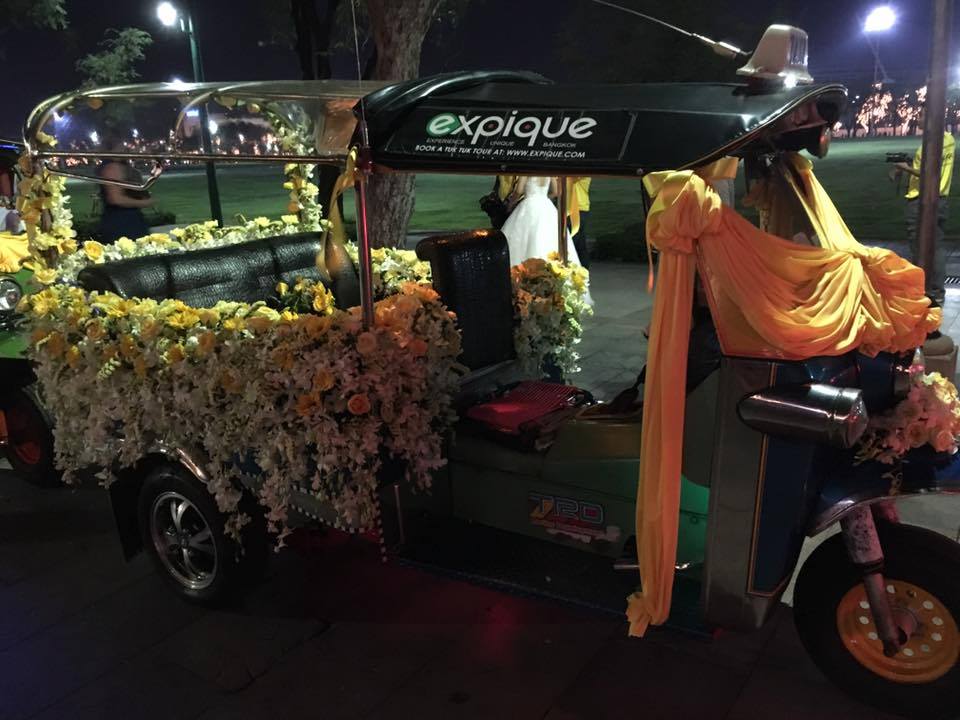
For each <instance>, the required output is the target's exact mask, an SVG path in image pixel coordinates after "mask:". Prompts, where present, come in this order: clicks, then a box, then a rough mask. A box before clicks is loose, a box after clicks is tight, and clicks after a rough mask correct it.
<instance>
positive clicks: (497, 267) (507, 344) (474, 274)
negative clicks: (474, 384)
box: [417, 230, 516, 370]
mask: <svg viewBox="0 0 960 720" xmlns="http://www.w3.org/2000/svg"><path fill="white" fill-rule="evenodd" d="M417 256H418V257H419V258H420V259H421V260H428V261H429V262H430V268H431V271H432V274H433V287H434V289H435V290H436V291H437V292H438V293H439V294H440V298H441V299H442V300H443V302H444V304H445V305H446V306H447V307H448V308H450V310H452V311H453V312H454V313H456V315H457V325H458V326H459V328H460V334H461V336H462V344H463V354H462V355H461V357H460V362H462V363H463V364H464V365H466V366H467V367H468V368H470V369H471V370H478V369H480V368H482V367H487V366H490V365H495V364H497V363H501V362H505V361H507V360H512V359H514V358H515V357H516V350H515V348H514V342H513V290H512V288H511V283H510V253H509V252H508V250H507V239H506V237H505V236H504V234H503V233H502V232H500V231H498V230H474V231H471V232H465V233H458V234H455V235H436V236H434V237H429V238H426V239H424V240H421V241H420V242H419V243H418V244H417Z"/></svg>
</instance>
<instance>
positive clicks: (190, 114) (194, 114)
mask: <svg viewBox="0 0 960 720" xmlns="http://www.w3.org/2000/svg"><path fill="white" fill-rule="evenodd" d="M199 115H200V111H199V110H198V109H197V108H193V109H191V110H187V117H189V118H194V117H199Z"/></svg>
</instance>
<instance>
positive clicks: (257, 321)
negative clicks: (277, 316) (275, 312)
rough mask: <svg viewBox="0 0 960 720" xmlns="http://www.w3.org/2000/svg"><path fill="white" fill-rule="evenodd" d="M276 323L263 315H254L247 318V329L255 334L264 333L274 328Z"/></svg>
mask: <svg viewBox="0 0 960 720" xmlns="http://www.w3.org/2000/svg"><path fill="white" fill-rule="evenodd" d="M274 324H275V323H274V321H273V320H271V319H270V318H267V317H263V316H262V315H254V316H253V317H248V318H247V327H248V328H250V330H252V331H253V332H255V333H257V334H259V333H264V332H266V331H267V330H269V329H270V328H272V327H273V326H274Z"/></svg>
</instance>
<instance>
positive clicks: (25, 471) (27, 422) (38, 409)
mask: <svg viewBox="0 0 960 720" xmlns="http://www.w3.org/2000/svg"><path fill="white" fill-rule="evenodd" d="M0 405H2V407H3V413H4V420H5V423H6V427H7V446H6V452H5V454H6V457H7V460H8V461H9V462H10V465H11V467H13V469H14V471H16V473H17V474H18V475H20V477H22V478H23V479H24V480H26V481H27V482H28V483H30V484H31V485H36V486H38V487H57V486H58V485H60V484H61V475H60V471H59V470H57V467H56V464H55V462H54V460H55V453H54V448H53V421H52V420H51V419H50V416H49V415H48V414H47V412H46V410H44V409H43V403H42V402H41V400H40V395H39V392H38V390H37V386H36V385H35V384H34V385H28V386H27V387H24V388H20V389H17V390H14V391H12V392H11V393H9V394H8V395H7V396H6V397H4V398H3V400H2V401H0Z"/></svg>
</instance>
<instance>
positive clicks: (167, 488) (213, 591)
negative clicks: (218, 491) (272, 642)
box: [137, 463, 268, 607]
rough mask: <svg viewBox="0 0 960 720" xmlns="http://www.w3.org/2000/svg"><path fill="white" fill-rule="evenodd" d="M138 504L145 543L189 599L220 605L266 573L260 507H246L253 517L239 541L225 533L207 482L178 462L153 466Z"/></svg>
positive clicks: (178, 590)
mask: <svg viewBox="0 0 960 720" xmlns="http://www.w3.org/2000/svg"><path fill="white" fill-rule="evenodd" d="M242 504H243V505H247V504H250V503H249V501H245V502H244V503H242ZM137 505H138V507H137V516H138V521H139V525H140V533H141V537H142V539H143V547H144V548H145V549H146V551H147V554H148V555H150V557H151V559H152V561H153V562H154V564H155V566H156V568H157V569H158V570H159V572H160V574H161V575H162V576H163V577H164V579H165V580H166V582H167V584H168V585H169V586H170V587H171V588H172V589H173V590H174V592H176V593H177V594H178V595H179V596H180V597H181V598H183V599H184V600H187V601H189V602H192V603H197V604H200V605H207V606H212V607H215V606H221V605H224V604H227V603H229V602H231V601H234V600H237V599H238V598H239V597H241V596H242V595H243V594H244V591H245V590H247V588H248V587H249V586H250V585H251V584H252V583H253V582H255V581H256V580H257V579H259V578H260V577H261V576H262V574H263V571H264V568H265V566H266V560H267V554H268V548H267V538H266V531H265V528H264V521H263V513H262V512H261V511H259V509H257V508H255V507H253V508H250V507H242V509H243V510H244V511H246V512H247V514H248V515H250V517H251V522H249V523H248V524H247V525H245V526H244V528H243V530H242V531H241V541H240V542H239V543H238V542H237V541H236V540H234V539H233V538H231V537H229V536H227V535H226V534H225V532H224V523H225V520H226V517H225V516H224V515H223V513H221V512H220V510H219V509H218V508H217V504H216V502H215V500H214V499H213V496H212V495H210V493H209V492H208V491H207V488H206V487H204V485H203V483H202V482H201V481H199V480H198V479H196V478H195V477H193V476H192V475H191V474H190V473H189V472H187V470H186V469H185V468H183V467H182V466H180V465H178V464H174V463H164V464H161V465H159V466H155V467H154V468H153V469H152V470H150V471H149V472H148V474H147V476H146V478H145V479H144V482H143V486H142V487H141V489H140V496H139V499H138V503H137ZM178 531H179V532H178Z"/></svg>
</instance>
